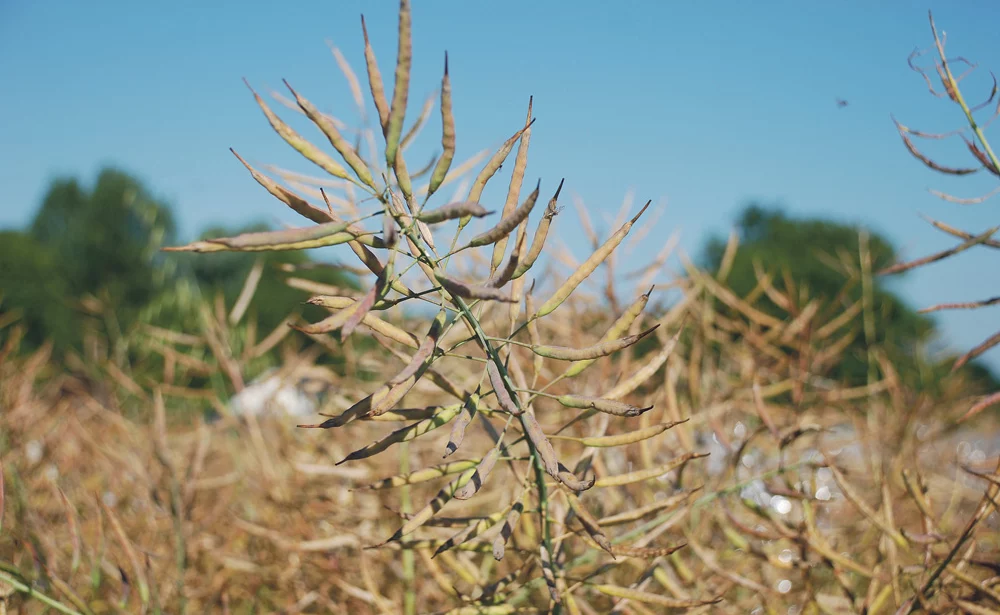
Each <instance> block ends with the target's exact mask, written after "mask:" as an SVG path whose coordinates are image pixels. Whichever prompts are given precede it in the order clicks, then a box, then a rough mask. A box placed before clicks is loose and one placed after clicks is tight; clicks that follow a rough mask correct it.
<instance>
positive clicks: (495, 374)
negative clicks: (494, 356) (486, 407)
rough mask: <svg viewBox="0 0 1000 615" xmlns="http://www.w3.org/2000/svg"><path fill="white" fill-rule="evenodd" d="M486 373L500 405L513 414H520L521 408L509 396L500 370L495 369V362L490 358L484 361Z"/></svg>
mask: <svg viewBox="0 0 1000 615" xmlns="http://www.w3.org/2000/svg"><path fill="white" fill-rule="evenodd" d="M486 373H487V374H489V377H490V384H491V385H493V391H494V392H495V393H496V396H497V401H498V402H499V403H500V407H501V408H502V409H503V410H505V411H506V412H509V413H510V414H513V415H514V416H520V415H521V409H520V408H518V407H517V405H516V404H515V403H514V400H513V398H511V396H510V392H508V391H507V387H506V386H505V385H504V383H503V378H501V377H500V370H499V369H497V366H496V363H494V362H493V361H492V360H487V361H486Z"/></svg>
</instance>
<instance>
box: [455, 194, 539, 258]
mask: <svg viewBox="0 0 1000 615" xmlns="http://www.w3.org/2000/svg"><path fill="white" fill-rule="evenodd" d="M541 186H542V183H541V181H539V182H538V185H537V186H535V189H534V190H533V191H532V192H531V194H529V195H528V198H527V199H525V200H524V203H522V204H521V206H520V207H518V208H517V209H515V210H514V211H513V212H512V213H511V214H510V215H509V216H506V217H504V218H502V219H501V220H500V221H499V222H497V225H496V226H494V227H493V228H491V229H490V230H488V231H486V232H485V233H480V234H479V235H476V236H475V237H473V238H472V240H471V241H470V242H469V243H468V244H467V245H466V246H465V247H464V248H462V250H465V249H468V248H478V247H480V246H488V245H490V244H491V243H496V242H497V241H499V240H500V239H503V238H504V237H506V236H507V235H510V233H511V231H513V230H514V229H516V228H517V225H519V224H521V222H522V221H524V220H525V219H526V218H527V217H528V215H529V214H531V210H532V209H533V208H534V207H535V202H536V201H538V191H539V189H541ZM470 200H471V197H470Z"/></svg>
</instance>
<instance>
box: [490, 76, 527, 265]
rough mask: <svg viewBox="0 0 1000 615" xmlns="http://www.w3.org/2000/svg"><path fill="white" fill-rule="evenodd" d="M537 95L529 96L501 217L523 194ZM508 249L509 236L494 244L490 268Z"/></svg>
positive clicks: (506, 213) (498, 261) (507, 213)
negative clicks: (533, 110) (522, 186)
mask: <svg viewBox="0 0 1000 615" xmlns="http://www.w3.org/2000/svg"><path fill="white" fill-rule="evenodd" d="M534 100H535V97H534V96H531V97H529V98H528V117H526V118H525V119H524V123H525V124H527V126H528V127H527V128H525V129H524V132H523V133H521V142H520V143H519V144H518V146H517V156H515V157H514V171H513V172H512V173H511V174H510V184H509V185H508V187H507V199H506V201H504V204H503V214H501V217H506V216H509V215H510V213H511V212H512V211H513V210H514V208H515V207H517V197H518V195H519V194H521V185H522V184H523V183H524V171H525V169H526V168H527V167H528V146H529V144H530V143H531V107H532V103H534ZM506 249H507V238H506V237H501V238H500V239H499V240H497V242H496V244H494V245H493V258H492V261H491V263H490V269H491V271H492V270H496V268H497V267H499V266H500V263H501V262H502V261H503V253H504V251H505V250H506Z"/></svg>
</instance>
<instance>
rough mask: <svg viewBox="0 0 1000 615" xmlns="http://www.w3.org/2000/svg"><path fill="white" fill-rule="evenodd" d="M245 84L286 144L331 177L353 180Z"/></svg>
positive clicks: (244, 81)
mask: <svg viewBox="0 0 1000 615" xmlns="http://www.w3.org/2000/svg"><path fill="white" fill-rule="evenodd" d="M243 83H245V84H246V86H247V88H249V89H250V92H251V93H253V97H254V100H256V101H257V104H258V105H259V106H260V108H261V111H263V112H264V115H265V116H266V117H267V121H268V122H269V123H270V124H271V128H273V129H274V131H275V132H276V133H278V135H279V136H280V137H281V138H282V139H284V141H285V143H288V144H289V145H291V146H292V148H294V149H295V151H297V152H298V153H300V154H302V155H303V156H305V157H306V158H307V159H308V160H309V161H310V162H312V163H313V164H315V165H316V166H318V167H319V168H321V169H323V170H324V171H326V172H327V173H329V174H330V175H333V176H334V177H339V178H341V179H347V180H349V179H351V176H350V175H349V174H348V173H347V169H345V168H344V167H342V166H341V165H340V164H339V163H338V162H337V161H336V160H334V159H333V158H331V157H330V156H329V155H328V154H326V153H325V152H323V151H322V150H320V149H319V148H318V147H316V146H315V145H313V144H312V143H310V142H309V141H306V140H305V139H303V138H302V136H301V135H300V134H299V133H297V132H295V131H294V130H293V129H292V127H291V126H289V125H288V124H286V123H285V122H284V121H282V119H281V118H279V117H278V116H277V115H275V114H274V112H273V111H271V108H270V107H268V106H267V103H265V102H264V99H263V98H261V97H260V96H259V95H258V94H257V92H254V89H253V88H252V87H250V83H249V82H248V81H247V80H246V79H244V80H243Z"/></svg>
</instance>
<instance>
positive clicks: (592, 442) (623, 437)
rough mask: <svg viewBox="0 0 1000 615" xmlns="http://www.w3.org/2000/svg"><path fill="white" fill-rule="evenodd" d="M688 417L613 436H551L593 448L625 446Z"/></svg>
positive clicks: (656, 434)
mask: <svg viewBox="0 0 1000 615" xmlns="http://www.w3.org/2000/svg"><path fill="white" fill-rule="evenodd" d="M689 420H690V419H684V420H683V421H674V422H672V423H660V424H658V425H650V426H649V427H643V428H642V429H637V430H635V431H627V432H625V433H621V434H615V435H613V436H587V437H583V438H574V437H570V436H553V437H559V438H560V439H566V440H573V441H575V442H579V443H580V444H582V445H584V446H590V447H594V448H609V447H612V446H625V445H626V444H634V443H636V442H642V441H643V440H648V439H650V438H655V437H656V436H658V435H660V434H661V433H663V432H665V431H666V430H668V429H670V428H671V427H675V426H677V425H680V424H681V423H686V422H688V421H689Z"/></svg>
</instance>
